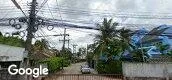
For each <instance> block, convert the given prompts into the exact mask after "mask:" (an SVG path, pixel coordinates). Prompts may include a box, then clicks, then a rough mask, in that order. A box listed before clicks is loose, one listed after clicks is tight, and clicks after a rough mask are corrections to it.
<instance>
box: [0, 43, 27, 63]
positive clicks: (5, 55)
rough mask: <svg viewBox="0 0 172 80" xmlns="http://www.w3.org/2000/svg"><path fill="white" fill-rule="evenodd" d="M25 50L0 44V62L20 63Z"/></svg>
mask: <svg viewBox="0 0 172 80" xmlns="http://www.w3.org/2000/svg"><path fill="white" fill-rule="evenodd" d="M24 51H25V49H24V48H20V47H13V46H8V45H2V44H0V61H22V60H23V58H24V56H25V54H24Z"/></svg>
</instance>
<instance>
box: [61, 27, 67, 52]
mask: <svg viewBox="0 0 172 80" xmlns="http://www.w3.org/2000/svg"><path fill="white" fill-rule="evenodd" d="M65 40H66V28H65V29H64V36H63V47H62V49H63V50H64V49H65V42H66V41H65Z"/></svg>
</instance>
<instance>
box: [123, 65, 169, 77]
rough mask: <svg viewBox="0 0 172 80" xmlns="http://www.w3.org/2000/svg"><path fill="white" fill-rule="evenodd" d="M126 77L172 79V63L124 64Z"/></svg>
mask: <svg viewBox="0 0 172 80" xmlns="http://www.w3.org/2000/svg"><path fill="white" fill-rule="evenodd" d="M122 69H123V75H124V77H162V78H166V77H170V76H171V77H172V63H170V62H169V63H134V62H123V63H122Z"/></svg>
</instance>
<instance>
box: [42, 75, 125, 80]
mask: <svg viewBox="0 0 172 80" xmlns="http://www.w3.org/2000/svg"><path fill="white" fill-rule="evenodd" d="M122 78H123V77H122V75H118V74H57V75H53V76H51V77H50V76H49V77H46V78H45V79H43V80H122Z"/></svg>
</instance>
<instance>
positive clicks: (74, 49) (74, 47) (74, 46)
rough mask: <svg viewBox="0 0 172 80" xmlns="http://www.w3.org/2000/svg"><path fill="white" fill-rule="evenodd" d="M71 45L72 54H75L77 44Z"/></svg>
mask: <svg viewBox="0 0 172 80" xmlns="http://www.w3.org/2000/svg"><path fill="white" fill-rule="evenodd" d="M72 46H73V54H76V46H78V45H76V44H73V45H72Z"/></svg>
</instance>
